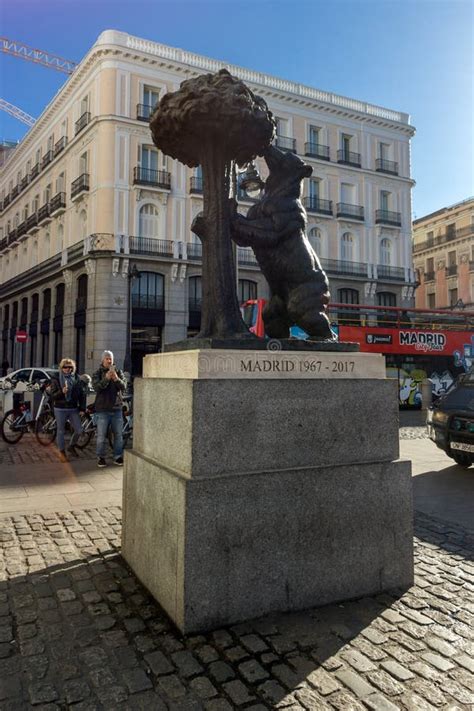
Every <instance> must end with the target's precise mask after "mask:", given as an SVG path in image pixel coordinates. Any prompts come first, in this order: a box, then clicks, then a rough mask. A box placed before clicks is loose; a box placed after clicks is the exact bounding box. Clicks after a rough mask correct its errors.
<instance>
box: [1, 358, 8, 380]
mask: <svg viewBox="0 0 474 711" xmlns="http://www.w3.org/2000/svg"><path fill="white" fill-rule="evenodd" d="M9 367H10V363H9V362H8V359H7V358H4V360H3V361H2V377H5V376H6V375H8V368H9Z"/></svg>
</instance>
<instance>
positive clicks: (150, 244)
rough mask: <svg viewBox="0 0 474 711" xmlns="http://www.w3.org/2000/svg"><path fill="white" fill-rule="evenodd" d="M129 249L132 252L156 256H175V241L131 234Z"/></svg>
mask: <svg viewBox="0 0 474 711" xmlns="http://www.w3.org/2000/svg"><path fill="white" fill-rule="evenodd" d="M129 249H130V253H131V254H149V255H150V256H155V257H172V256H173V242H172V240H167V239H155V238H154V237H140V236H131V237H129Z"/></svg>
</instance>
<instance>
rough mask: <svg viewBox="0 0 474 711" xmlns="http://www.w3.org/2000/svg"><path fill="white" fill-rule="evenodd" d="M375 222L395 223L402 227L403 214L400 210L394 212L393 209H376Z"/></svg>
mask: <svg viewBox="0 0 474 711" xmlns="http://www.w3.org/2000/svg"><path fill="white" fill-rule="evenodd" d="M375 223H376V224H377V225H379V224H384V225H395V226H396V227H401V225H402V215H401V213H400V212H393V211H392V210H376V211H375Z"/></svg>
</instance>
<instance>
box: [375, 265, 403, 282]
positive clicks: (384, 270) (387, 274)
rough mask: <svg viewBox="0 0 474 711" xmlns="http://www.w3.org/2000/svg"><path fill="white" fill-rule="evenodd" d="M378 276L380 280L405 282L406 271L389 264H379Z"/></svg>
mask: <svg viewBox="0 0 474 711" xmlns="http://www.w3.org/2000/svg"><path fill="white" fill-rule="evenodd" d="M377 276H378V278H379V279H394V280H397V281H405V270H404V269H403V267H391V266H389V265H388V264H377Z"/></svg>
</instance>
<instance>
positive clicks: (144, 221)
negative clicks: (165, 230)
mask: <svg viewBox="0 0 474 711" xmlns="http://www.w3.org/2000/svg"><path fill="white" fill-rule="evenodd" d="M138 232H139V236H140V237H155V238H157V237H158V235H159V213H158V210H157V209H156V207H155V206H154V205H151V204H149V203H148V204H146V205H143V206H142V207H141V208H140V213H139V219H138Z"/></svg>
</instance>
